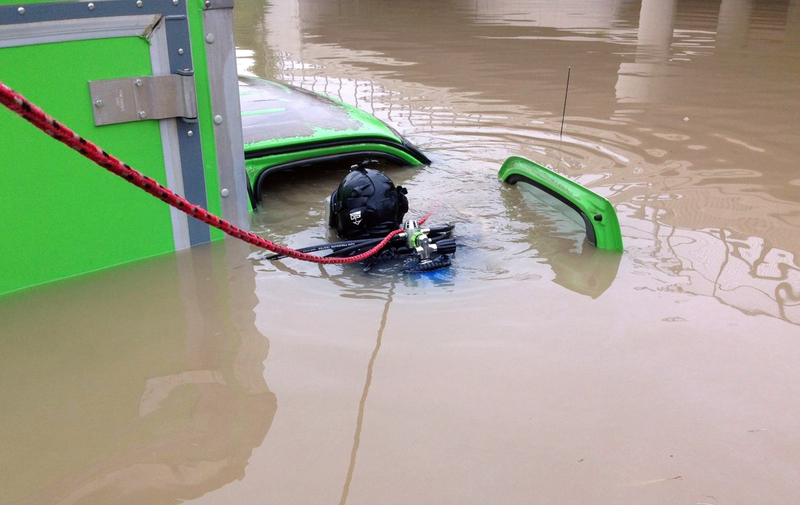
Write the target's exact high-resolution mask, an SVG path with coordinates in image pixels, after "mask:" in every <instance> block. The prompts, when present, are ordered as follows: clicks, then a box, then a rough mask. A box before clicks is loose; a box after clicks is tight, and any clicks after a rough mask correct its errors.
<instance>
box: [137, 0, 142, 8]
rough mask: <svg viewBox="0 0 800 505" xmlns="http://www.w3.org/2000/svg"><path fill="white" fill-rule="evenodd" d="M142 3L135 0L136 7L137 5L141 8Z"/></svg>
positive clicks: (140, 0) (139, 0)
mask: <svg viewBox="0 0 800 505" xmlns="http://www.w3.org/2000/svg"><path fill="white" fill-rule="evenodd" d="M142 5H144V4H142V0H136V7H139V8H140V9H141V8H142Z"/></svg>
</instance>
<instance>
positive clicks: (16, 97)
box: [0, 82, 428, 264]
mask: <svg viewBox="0 0 800 505" xmlns="http://www.w3.org/2000/svg"><path fill="white" fill-rule="evenodd" d="M0 103H2V104H3V105H5V106H6V107H7V108H8V109H10V110H12V111H13V112H16V113H17V114H19V115H20V116H22V117H23V118H24V119H25V120H27V121H28V122H30V123H31V124H32V125H34V126H35V127H37V128H39V129H40V130H42V131H43V132H45V133H47V134H49V135H50V136H51V137H53V138H54V139H56V140H58V141H59V142H61V143H63V144H66V145H67V146H69V147H71V148H72V149H74V150H76V151H78V152H79V153H81V154H82V155H83V156H85V157H87V158H89V159H90V160H92V161H93V162H95V163H97V164H98V165H100V166H101V167H103V168H105V169H106V170H108V171H109V172H111V173H112V174H115V175H118V176H120V177H122V178H123V179H125V180H126V181H128V182H130V183H131V184H133V185H134V186H137V187H139V188H141V189H143V190H145V191H147V192H148V193H150V194H151V195H153V196H154V197H156V198H158V199H159V200H162V201H164V202H166V203H168V204H169V205H171V206H173V207H175V208H176V209H178V210H180V211H181V212H185V213H186V214H188V215H190V216H192V217H193V218H195V219H198V220H200V221H202V222H204V223H206V224H208V225H210V226H213V227H214V228H217V229H220V230H222V231H223V232H225V233H227V234H228V235H230V236H231V237H234V238H238V239H240V240H244V241H245V242H247V243H249V244H253V245H255V246H258V247H261V248H262V249H266V250H268V251H272V252H274V253H277V254H281V255H283V256H288V257H290V258H295V259H299V260H303V261H310V262H312V263H323V264H344V263H356V262H358V261H362V260H365V259H367V258H369V257H370V256H373V255H374V254H376V253H377V252H378V251H380V250H381V249H382V248H383V247H384V246H385V245H386V244H388V243H389V241H390V240H392V238H393V237H395V236H396V235H398V234H399V233H402V232H403V230H400V229H398V230H395V231H393V232H391V233H390V234H388V235H387V236H386V237H385V238H384V239H383V240H382V241H381V242H380V243H379V244H378V245H376V246H375V247H373V248H372V249H370V250H369V251H367V252H364V253H361V254H358V255H356V256H349V257H347V258H323V257H320V256H314V255H313V254H307V253H303V252H300V251H295V250H294V249H291V248H289V247H286V246H282V245H278V244H275V243H274V242H270V241H269V240H266V239H263V238H261V237H259V236H258V235H255V234H253V233H250V232H247V231H244V230H242V229H240V228H237V227H236V226H234V225H232V224H231V223H229V222H228V221H225V220H224V219H222V218H220V217H218V216H215V215H214V214H211V213H210V212H208V211H207V210H205V209H203V208H202V207H198V206H197V205H194V204H193V203H190V202H189V201H188V200H186V199H185V198H183V197H181V196H179V195H177V194H175V193H174V192H172V191H171V190H169V189H168V188H165V187H164V186H162V185H161V184H159V183H158V182H157V181H155V180H154V179H152V178H150V177H148V176H146V175H144V174H142V173H141V172H139V171H137V170H135V169H133V168H131V167H130V166H129V165H127V164H126V163H123V162H121V161H120V160H118V159H117V158H115V157H114V156H112V155H110V154H108V153H107V152H105V151H104V150H102V149H101V148H99V147H98V146H96V145H95V144H93V143H91V142H89V141H88V140H86V139H84V138H82V137H81V136H80V135H78V134H77V133H75V132H74V131H72V130H70V129H69V128H67V127H66V126H64V125H63V124H60V123H59V122H58V121H56V120H55V119H53V118H52V117H50V116H48V115H47V114H45V112H44V111H43V110H42V109H40V108H39V107H37V106H35V105H33V104H32V103H30V102H29V101H28V100H27V99H26V98H25V97H23V96H22V95H20V94H19V93H17V92H16V91H14V90H12V89H11V88H9V87H8V86H6V85H5V84H3V83H2V82H0ZM427 219H428V216H425V217H424V218H422V219H421V220H420V221H419V222H420V224H422V223H424V222H425V220H427Z"/></svg>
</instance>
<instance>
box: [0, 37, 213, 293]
mask: <svg viewBox="0 0 800 505" xmlns="http://www.w3.org/2000/svg"><path fill="white" fill-rule="evenodd" d="M0 61H2V62H3V64H2V70H0V80H2V81H3V82H5V83H6V84H7V85H9V86H11V87H12V88H14V89H16V90H17V91H19V92H20V93H22V94H23V95H25V96H26V97H27V98H28V99H30V100H31V101H32V102H33V103H35V104H37V105H39V106H40V107H42V108H43V109H44V110H45V111H46V112H47V113H49V114H50V115H52V116H54V117H55V118H56V119H58V120H59V121H60V122H62V123H63V124H65V125H67V126H69V127H70V128H72V129H74V130H75V131H76V132H78V133H79V134H80V135H82V136H84V137H86V138H87V139H89V140H92V141H93V142H95V143H96V144H98V145H100V146H101V147H102V148H104V149H105V150H107V151H108V152H110V153H113V154H114V155H115V156H117V157H119V158H120V159H122V160H124V161H125V162H127V163H129V164H130V165H131V166H133V167H134V168H136V169H138V170H140V171H142V172H144V173H146V174H147V175H149V176H150V177H153V178H154V179H156V180H157V181H159V182H161V183H162V184H165V183H166V177H165V168H164V162H163V159H162V145H161V136H160V131H159V125H158V122H157V121H143V122H140V123H128V124H119V125H111V126H103V127H95V126H94V121H93V118H92V107H91V100H90V95H89V85H88V81H90V80H98V79H115V78H121V77H133V76H146V75H151V73H152V72H151V65H150V55H149V45H148V42H147V41H146V40H144V39H140V38H138V37H127V38H114V39H106V40H91V41H77V42H62V43H57V44H42V45H36V46H27V47H16V48H6V49H0ZM0 109H2V110H0V125H2V142H0V191H2V195H3V197H2V199H0V218H2V219H3V221H4V222H5V223H6V226H4V227H3V229H4V232H3V234H2V235H0V240H1V241H2V242H0V250H2V251H3V262H2V266H0V293H4V292H8V291H13V290H16V289H19V288H23V287H26V286H30V285H34V284H38V283H42V282H48V281H52V280H55V279H59V278H65V277H69V276H72V275H77V274H81V273H85V272H90V271H93V270H98V269H102V268H106V267H109V266H112V265H115V264H120V263H125V262H128V261H133V260H136V259H140V258H144V257H148V256H153V255H156V254H161V253H164V252H168V251H172V250H173V249H174V245H173V238H172V225H171V221H170V215H169V208H168V207H167V206H166V205H164V204H163V203H162V202H160V201H159V200H157V199H155V198H153V197H151V196H150V195H147V194H146V193H144V192H143V191H141V190H139V189H137V188H135V187H134V186H132V185H130V184H128V183H127V182H125V181H124V180H122V179H120V178H119V177H117V176H114V175H112V174H111V173H109V172H107V171H106V170H104V169H103V168H101V167H99V166H97V165H95V164H94V163H92V162H91V161H89V160H87V159H85V158H83V157H82V156H80V155H79V154H78V153H76V152H75V151H73V150H71V149H69V148H68V147H66V146H64V145H63V144H60V143H58V142H56V141H54V140H53V139H51V138H50V137H49V136H47V135H45V134H44V133H42V132H40V131H39V130H37V129H36V128H34V127H33V126H32V125H30V124H29V123H27V122H26V121H24V120H23V119H21V118H19V117H18V116H16V115H15V114H14V113H12V112H10V111H8V110H7V109H5V108H2V107H0ZM209 130H210V127H209ZM211 159H214V158H213V157H212V158H211ZM9 224H11V225H10V226H9Z"/></svg>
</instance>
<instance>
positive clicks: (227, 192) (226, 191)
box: [219, 188, 231, 198]
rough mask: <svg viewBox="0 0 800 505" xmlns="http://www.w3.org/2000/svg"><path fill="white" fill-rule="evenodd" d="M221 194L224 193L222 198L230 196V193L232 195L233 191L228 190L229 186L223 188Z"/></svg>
mask: <svg viewBox="0 0 800 505" xmlns="http://www.w3.org/2000/svg"><path fill="white" fill-rule="evenodd" d="M219 194H220V195H222V198H228V195H230V194H231V192H230V191H228V188H222V191H220V192H219Z"/></svg>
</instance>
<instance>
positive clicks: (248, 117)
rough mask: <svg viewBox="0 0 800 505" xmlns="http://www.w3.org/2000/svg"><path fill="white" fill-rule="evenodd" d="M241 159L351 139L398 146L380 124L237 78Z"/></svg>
mask: <svg viewBox="0 0 800 505" xmlns="http://www.w3.org/2000/svg"><path fill="white" fill-rule="evenodd" d="M239 98H240V101H241V106H242V128H243V132H244V150H245V153H251V152H255V151H261V150H265V149H268V150H272V149H275V148H280V147H285V146H298V145H299V144H306V143H309V144H310V143H314V144H317V143H320V142H329V141H336V140H347V139H353V138H362V139H363V138H366V139H375V140H378V139H383V140H386V141H389V142H402V141H403V140H402V138H401V137H400V136H399V135H397V134H396V133H395V132H393V131H392V130H391V128H389V127H388V126H386V125H385V124H384V123H383V122H381V121H380V120H379V119H377V118H375V117H373V116H371V115H370V114H367V113H366V112H364V111H362V110H359V109H357V108H355V107H352V106H350V105H347V104H344V103H342V102H339V101H336V100H333V99H331V98H329V97H326V96H323V95H319V94H317V93H313V92H311V91H307V90H304V89H301V88H296V87H294V86H286V85H283V84H278V83H275V82H270V81H265V80H262V79H256V78H252V77H240V78H239Z"/></svg>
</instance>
